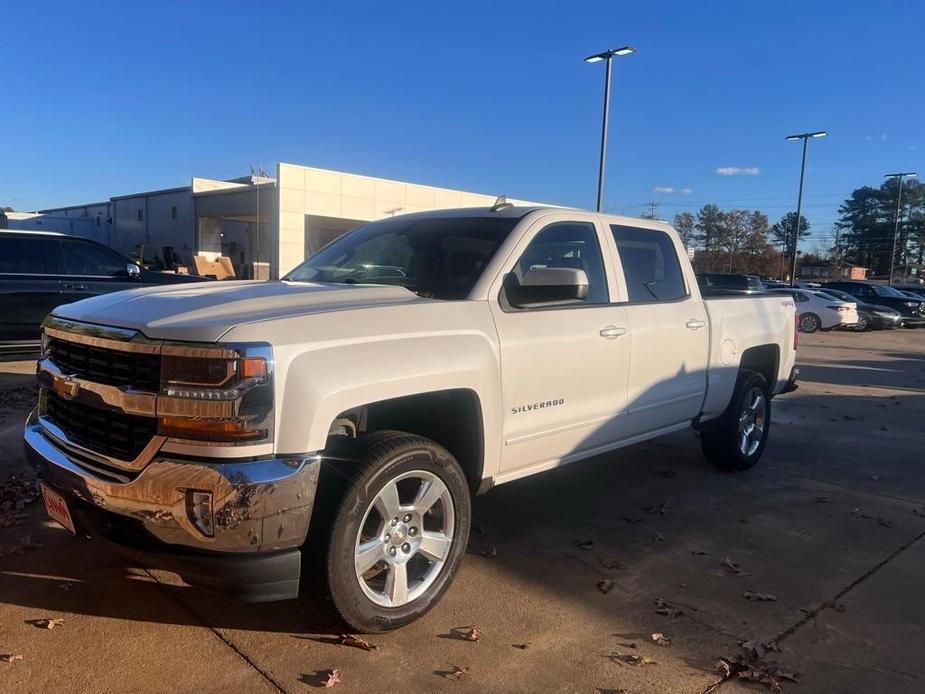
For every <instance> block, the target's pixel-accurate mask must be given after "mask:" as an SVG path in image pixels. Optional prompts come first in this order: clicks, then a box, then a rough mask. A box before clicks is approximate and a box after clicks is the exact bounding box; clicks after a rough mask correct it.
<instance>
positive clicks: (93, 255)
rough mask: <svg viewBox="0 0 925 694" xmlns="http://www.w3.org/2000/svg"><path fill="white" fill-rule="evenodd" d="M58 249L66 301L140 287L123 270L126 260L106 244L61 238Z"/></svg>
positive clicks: (124, 269)
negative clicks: (60, 253)
mask: <svg viewBox="0 0 925 694" xmlns="http://www.w3.org/2000/svg"><path fill="white" fill-rule="evenodd" d="M61 252H62V256H63V261H64V275H63V276H62V278H61V284H62V289H63V292H64V293H63V299H64V301H65V302H67V303H70V302H72V301H80V300H81V299H87V298H89V297H91V296H98V295H100V294H109V293H110V292H118V291H122V290H123V289H134V288H135V287H137V286H139V282H138V281H137V280H135V279H132V278H131V277H129V274H128V272H127V271H126V265H127V262H128V261H127V260H126V259H125V258H123V257H122V256H121V255H119V254H118V253H116V252H115V251H111V250H109V249H108V248H106V247H105V246H101V245H99V244H96V243H90V242H87V241H83V240H81V239H65V240H62V241H61Z"/></svg>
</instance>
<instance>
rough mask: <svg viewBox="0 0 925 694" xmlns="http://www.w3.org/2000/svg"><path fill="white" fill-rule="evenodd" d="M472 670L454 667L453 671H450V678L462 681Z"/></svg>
mask: <svg viewBox="0 0 925 694" xmlns="http://www.w3.org/2000/svg"><path fill="white" fill-rule="evenodd" d="M470 669H471V668H468V667H459V666H458V665H454V666H453V669H452V670H451V671H450V676H451V677H455V678H456V679H460V678H461V677H462V676H463V675H465V674H467V673H468V672H469V670H470Z"/></svg>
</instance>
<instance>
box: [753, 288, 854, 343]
mask: <svg viewBox="0 0 925 694" xmlns="http://www.w3.org/2000/svg"><path fill="white" fill-rule="evenodd" d="M769 292H770V293H772V294H788V295H789V296H792V297H793V300H794V302H796V307H797V314H798V316H799V326H800V332H804V333H814V332H816V331H817V330H833V329H835V328H841V327H849V326H854V325H856V324H857V322H858V311H857V305H856V304H855V303H854V302H853V301H851V302H848V301H842V300H841V299H835V298H833V297H831V296H827V295H825V294H823V293H822V292H817V291H813V290H811V289H771V290H769Z"/></svg>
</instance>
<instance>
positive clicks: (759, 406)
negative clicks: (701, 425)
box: [700, 370, 771, 471]
mask: <svg viewBox="0 0 925 694" xmlns="http://www.w3.org/2000/svg"><path fill="white" fill-rule="evenodd" d="M770 430H771V389H770V388H769V387H768V382H767V381H766V380H765V379H764V376H762V375H761V374H759V373H757V372H755V371H749V370H742V371H740V372H739V376H738V378H737V379H736V385H735V389H734V390H733V394H732V400H731V401H730V403H729V406H728V407H727V408H726V411H725V412H723V414H722V416H721V417H720V418H719V420H718V421H717V422H716V424H715V426H713V427H711V428H709V429H707V430H704V431H702V432H701V433H700V446H701V448H702V449H703V453H704V455H705V456H706V458H707V460H709V461H710V462H712V463H714V464H716V465H718V466H719V467H721V468H723V469H724V470H735V471H739V470H747V469H749V468H750V467H752V466H753V465H755V463H757V462H758V460H759V459H760V458H761V454H762V452H763V451H764V446H765V444H766V443H767V441H768V433H769V432H770Z"/></svg>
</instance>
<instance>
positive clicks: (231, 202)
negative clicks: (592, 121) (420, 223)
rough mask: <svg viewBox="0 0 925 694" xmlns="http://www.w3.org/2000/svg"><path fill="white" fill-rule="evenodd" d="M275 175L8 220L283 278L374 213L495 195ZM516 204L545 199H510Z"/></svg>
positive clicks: (304, 172) (283, 169)
mask: <svg viewBox="0 0 925 694" xmlns="http://www.w3.org/2000/svg"><path fill="white" fill-rule="evenodd" d="M275 173H276V176H275V177H273V176H269V175H265V176H258V175H252V176H247V177H244V178H236V179H232V180H227V181H220V180H214V179H207V178H193V179H192V181H191V182H190V185H188V186H183V187H180V188H167V189H164V190H154V191H149V192H144V193H137V194H134V195H119V196H116V197H112V198H110V199H109V200H107V201H105V202H96V203H88V204H85V205H71V206H68V207H56V208H50V209H46V210H39V211H38V212H34V213H7V225H8V226H9V227H10V228H18V229H37V230H42V229H44V230H48V231H60V232H64V233H68V234H75V235H78V236H84V237H87V238H91V239H94V240H96V241H99V242H101V243H104V244H106V245H107V246H110V247H111V248H114V249H115V250H117V251H119V252H121V253H123V254H125V255H128V256H138V254H139V253H143V254H144V257H145V258H146V259H147V258H149V257H152V258H153V257H157V256H158V255H160V257H161V258H163V257H164V255H165V254H166V253H167V251H166V250H165V249H169V251H170V252H172V253H174V254H176V256H177V257H178V258H179V261H180V263H182V264H184V265H187V266H190V267H192V265H193V256H195V255H199V256H203V257H205V258H206V259H208V260H214V259H215V258H216V257H218V256H225V257H228V258H230V259H231V262H232V265H233V267H234V269H235V275H236V276H237V277H239V278H253V277H256V278H264V277H270V278H278V277H280V276H281V275H283V274H285V273H286V272H288V271H289V270H291V269H292V268H293V267H295V266H296V265H297V264H298V263H300V262H301V261H302V260H304V259H305V258H307V257H308V256H309V255H311V254H312V253H314V252H315V251H317V250H318V249H319V248H321V247H322V246H324V245H325V244H326V243H328V242H329V241H331V240H332V239H334V238H336V237H337V236H339V235H341V234H343V233H344V232H346V231H349V230H350V229H352V228H354V227H356V226H358V225H360V224H362V223H364V222H368V221H371V220H376V219H383V218H386V217H391V216H395V215H399V214H406V213H409V212H419V211H424V210H433V209H441V208H452V207H484V206H487V205H491V204H492V203H493V202H494V201H495V198H496V196H495V195H482V194H478V193H468V192H465V191H461V190H449V189H446V188H435V187H432V186H426V185H419V184H416V183H404V182H401V181H392V180H387V179H383V178H373V177H370V176H360V175H357V174H351V173H343V172H340V171H329V170H326V169H317V168H313V167H309V166H297V165H294V164H284V163H279V164H277V165H276V172H275ZM511 202H514V203H515V204H537V203H529V202H527V201H522V200H511Z"/></svg>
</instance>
